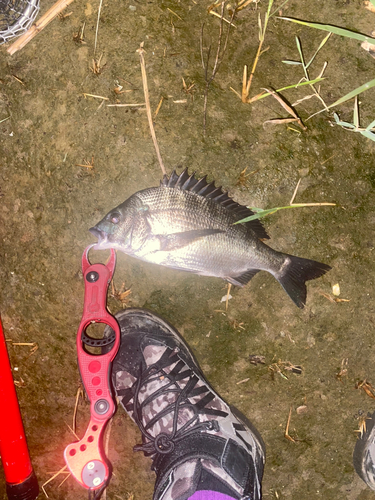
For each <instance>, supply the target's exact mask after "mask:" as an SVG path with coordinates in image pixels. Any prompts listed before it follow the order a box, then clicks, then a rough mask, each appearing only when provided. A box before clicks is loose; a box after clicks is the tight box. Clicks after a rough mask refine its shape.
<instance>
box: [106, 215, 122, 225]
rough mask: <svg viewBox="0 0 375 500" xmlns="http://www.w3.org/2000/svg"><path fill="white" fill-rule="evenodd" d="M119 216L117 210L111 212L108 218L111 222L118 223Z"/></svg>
mask: <svg viewBox="0 0 375 500" xmlns="http://www.w3.org/2000/svg"><path fill="white" fill-rule="evenodd" d="M120 217H121V214H120V213H119V212H112V213H111V214H110V215H109V217H108V218H109V220H110V221H111V222H112V224H118V223H119V222H120Z"/></svg>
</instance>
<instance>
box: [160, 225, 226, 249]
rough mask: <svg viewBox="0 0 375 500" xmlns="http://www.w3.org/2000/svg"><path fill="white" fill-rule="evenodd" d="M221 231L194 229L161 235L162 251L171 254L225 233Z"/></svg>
mask: <svg viewBox="0 0 375 500" xmlns="http://www.w3.org/2000/svg"><path fill="white" fill-rule="evenodd" d="M223 232H224V231H222V230H221V229H194V230H192V231H184V232H181V233H172V234H167V235H159V237H158V238H159V241H160V250H161V251H165V252H170V251H171V250H177V249H179V248H183V247H185V246H186V245H189V244H190V243H193V242H194V241H196V240H199V239H201V238H206V237H207V236H212V235H213V234H219V233H223Z"/></svg>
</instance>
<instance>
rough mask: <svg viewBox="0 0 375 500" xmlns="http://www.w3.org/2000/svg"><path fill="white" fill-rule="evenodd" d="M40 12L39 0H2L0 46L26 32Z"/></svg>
mask: <svg viewBox="0 0 375 500" xmlns="http://www.w3.org/2000/svg"><path fill="white" fill-rule="evenodd" d="M38 11H39V0H0V44H1V43H4V42H7V41H8V40H10V39H11V38H14V37H16V36H19V35H21V34H22V33H23V32H24V31H26V30H27V29H28V28H29V27H30V25H31V23H32V22H33V21H34V19H35V17H36V15H37V13H38Z"/></svg>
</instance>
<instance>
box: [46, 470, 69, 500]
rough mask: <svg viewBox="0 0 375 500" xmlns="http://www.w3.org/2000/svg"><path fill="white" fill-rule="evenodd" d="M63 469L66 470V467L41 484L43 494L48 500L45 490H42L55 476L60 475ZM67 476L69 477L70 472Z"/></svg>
mask: <svg viewBox="0 0 375 500" xmlns="http://www.w3.org/2000/svg"><path fill="white" fill-rule="evenodd" d="M65 469H67V466H66V465H65V466H64V467H63V468H62V469H60V470H59V471H58V472H56V473H55V474H54V475H53V476H52V477H50V478H49V479H48V480H47V481H46V482H45V483H43V484H42V490H43V493H44V494H45V495H46V497H47V498H49V496H48V494H47V492H46V490H45V489H44V487H45V486H47V484H48V483H50V482H51V481H53V480H54V479H55V478H56V477H57V476H59V475H60V474H62V473H63V472H64V471H65ZM69 476H70V472H69ZM69 476H67V477H69Z"/></svg>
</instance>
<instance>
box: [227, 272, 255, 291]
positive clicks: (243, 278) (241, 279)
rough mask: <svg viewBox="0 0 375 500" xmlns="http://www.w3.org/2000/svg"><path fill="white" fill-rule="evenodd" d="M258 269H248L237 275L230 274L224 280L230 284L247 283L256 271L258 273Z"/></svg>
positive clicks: (239, 284) (241, 284)
mask: <svg viewBox="0 0 375 500" xmlns="http://www.w3.org/2000/svg"><path fill="white" fill-rule="evenodd" d="M259 271H260V269H248V270H247V271H246V272H244V273H243V274H240V275H239V276H230V277H227V278H225V280H226V281H228V282H229V283H231V284H232V285H235V286H241V287H242V286H244V285H246V284H247V283H249V281H250V280H251V278H252V277H253V276H255V275H256V274H257V273H259Z"/></svg>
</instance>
